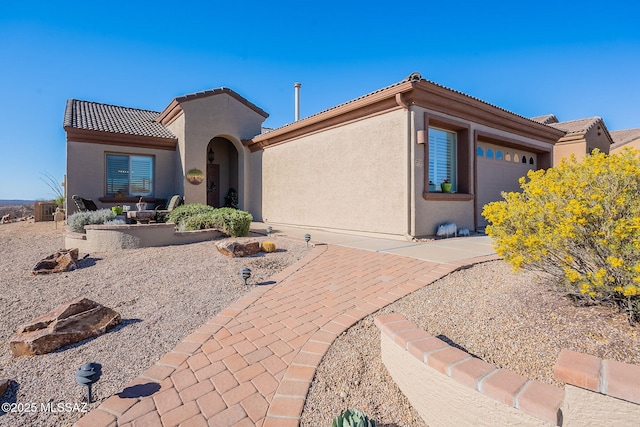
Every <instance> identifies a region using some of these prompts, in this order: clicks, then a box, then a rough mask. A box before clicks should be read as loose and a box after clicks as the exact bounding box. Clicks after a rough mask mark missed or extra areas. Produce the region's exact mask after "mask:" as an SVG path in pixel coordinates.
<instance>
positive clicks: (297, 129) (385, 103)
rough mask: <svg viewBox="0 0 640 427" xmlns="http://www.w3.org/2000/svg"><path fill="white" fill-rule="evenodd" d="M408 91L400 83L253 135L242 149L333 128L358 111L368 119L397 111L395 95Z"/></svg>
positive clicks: (408, 85) (406, 84)
mask: <svg viewBox="0 0 640 427" xmlns="http://www.w3.org/2000/svg"><path fill="white" fill-rule="evenodd" d="M412 89H413V83H412V82H402V83H400V84H398V85H395V86H393V87H389V88H387V89H383V90H380V91H379V92H374V93H372V94H371V95H368V96H363V97H361V98H356V99H355V100H353V101H348V102H346V103H344V104H340V105H338V106H336V107H333V108H330V109H328V110H325V111H322V112H320V113H318V114H314V115H313V116H310V117H307V118H304V119H301V120H298V121H296V122H293V123H290V124H287V125H285V126H282V127H280V128H278V129H275V130H272V131H270V132H267V133H264V134H260V135H257V136H255V137H254V138H252V139H251V140H248V141H247V142H246V145H248V146H249V148H250V149H251V150H252V151H256V150H259V149H262V148H264V147H267V146H269V145H273V144H276V143H278V142H280V141H282V140H285V139H291V138H296V137H298V136H301V135H306V134H308V133H312V132H316V131H318V130H320V129H324V128H326V127H329V126H332V125H335V124H339V123H343V122H344V120H342V118H343V117H344V116H345V115H349V114H350V113H354V112H358V111H362V114H361V115H368V114H373V113H376V112H380V111H385V110H390V109H394V108H401V105H399V104H398V103H397V101H396V95H397V94H403V93H407V92H409V91H411V90H412ZM353 118H354V119H355V118H356V117H355V116H354V117H353Z"/></svg>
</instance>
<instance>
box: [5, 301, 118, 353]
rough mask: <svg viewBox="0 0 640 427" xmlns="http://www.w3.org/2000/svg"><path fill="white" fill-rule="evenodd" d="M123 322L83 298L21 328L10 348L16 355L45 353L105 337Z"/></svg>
mask: <svg viewBox="0 0 640 427" xmlns="http://www.w3.org/2000/svg"><path fill="white" fill-rule="evenodd" d="M120 321H121V318H120V314H119V313H117V312H116V311H114V310H112V309H110V308H108V307H105V306H103V305H101V304H98V303H97V302H95V301H91V300H90V299H87V298H82V297H81V298H77V299H75V300H73V301H70V302H68V303H65V304H62V305H59V306H58V307H56V308H55V309H53V310H52V311H50V312H49V313H47V314H45V315H43V316H40V317H38V318H36V319H34V320H32V321H30V322H29V323H27V324H26V325H22V326H20V327H19V328H18V331H17V332H16V333H15V334H14V335H13V337H11V341H10V342H9V346H10V347H11V352H12V353H13V355H14V356H27V355H37V354H46V353H50V352H52V351H55V350H57V349H59V348H61V347H64V346H67V345H69V344H74V343H77V342H80V341H82V340H85V339H87V338H91V337H96V336H98V335H102V334H104V333H105V332H106V331H107V330H109V329H111V328H113V327H114V326H116V325H118V324H119V323H120Z"/></svg>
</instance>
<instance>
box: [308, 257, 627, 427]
mask: <svg viewBox="0 0 640 427" xmlns="http://www.w3.org/2000/svg"><path fill="white" fill-rule="evenodd" d="M393 312H397V313H402V314H404V315H405V316H406V317H407V318H408V319H409V320H411V321H413V322H415V323H416V324H417V325H418V326H420V327H421V328H423V329H424V330H426V331H427V332H429V333H430V334H431V335H433V336H437V337H439V338H441V339H444V340H445V341H448V342H449V344H452V345H456V346H458V347H459V348H461V349H463V350H465V351H467V352H469V353H471V354H473V355H475V356H477V357H480V358H482V359H483V360H485V361H487V362H489V363H492V364H494V365H495V366H497V367H501V368H506V369H510V370H512V371H513V372H516V373H519V374H521V375H524V376H526V377H528V378H531V379H537V380H540V381H543V382H546V383H549V384H554V385H558V386H561V384H559V383H558V382H557V381H556V380H555V379H554V378H553V365H554V364H555V361H556V358H557V356H558V354H559V353H560V350H562V349H563V348H567V349H570V350H574V351H579V352H582V353H588V354H592V355H595V356H598V357H601V358H605V359H615V360H619V361H621V362H626V363H634V364H640V351H639V350H640V327H638V326H635V327H631V326H630V325H629V324H628V322H627V319H626V316H624V315H623V314H620V313H619V312H618V311H616V310H615V309H613V308H608V307H595V306H594V307H578V306H576V305H574V304H573V303H572V302H571V301H570V300H569V299H567V298H564V297H562V296H559V295H558V294H557V293H555V292H554V291H552V290H551V289H550V288H549V287H548V286H547V285H545V284H544V283H542V282H541V281H540V279H538V278H536V277H535V276H534V275H533V274H530V273H522V274H515V273H513V271H512V270H511V267H510V266H509V265H507V264H506V263H505V262H504V261H495V262H489V263H484V264H479V265H476V266H473V267H471V268H469V269H466V270H461V271H457V272H454V273H452V274H450V275H448V276H446V277H444V278H442V279H440V280H438V281H437V282H434V283H433V284H431V285H429V286H427V287H425V288H423V289H421V290H418V291H416V292H414V293H413V294H411V295H408V296H407V297H405V298H403V299H401V300H399V301H397V302H395V303H393V304H391V305H389V306H387V307H385V308H384V309H382V310H380V311H379V312H378V313H376V314H375V315H379V314H387V313H393ZM373 317H374V316H370V317H368V318H366V319H364V320H362V321H361V322H359V323H358V324H356V325H354V326H353V327H352V328H350V329H349V330H348V331H346V332H345V333H344V334H343V335H342V336H340V337H339V338H338V339H337V340H336V341H335V342H334V343H333V345H332V346H331V348H330V349H329V351H328V353H327V355H326V356H325V357H324V359H323V360H322V362H321V364H320V366H319V368H318V370H317V371H316V376H315V378H314V380H313V383H312V386H311V390H310V391H309V394H308V396H307V400H306V402H305V407H304V412H303V416H302V423H301V424H302V425H303V426H320V425H330V420H331V419H332V418H333V417H335V416H336V415H337V414H339V413H340V412H341V411H343V410H344V409H347V408H353V407H355V408H357V409H360V410H362V411H364V412H365V413H367V414H368V415H369V416H371V417H372V418H374V419H375V420H376V421H378V425H379V426H388V427H391V426H412V427H422V426H424V425H425V424H424V422H423V421H422V419H421V418H420V417H419V415H418V414H417V413H416V412H415V410H414V409H413V408H412V407H411V406H410V404H409V403H408V402H407V401H406V399H405V398H404V396H403V395H402V393H401V392H400V390H399V389H398V387H397V386H396V385H395V383H394V382H393V380H392V379H391V377H390V376H389V374H388V373H387V371H386V368H385V367H384V365H383V364H382V362H381V360H380V332H379V330H378V328H377V327H376V326H375V325H374V324H373ZM427 393H428V392H427V391H425V395H426V394H427Z"/></svg>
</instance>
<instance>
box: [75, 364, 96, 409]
mask: <svg viewBox="0 0 640 427" xmlns="http://www.w3.org/2000/svg"><path fill="white" fill-rule="evenodd" d="M100 375H102V365H101V364H99V363H95V362H90V363H85V364H84V365H82V366H80V369H78V370H77V371H76V381H77V382H78V384H80V385H85V386H87V402H88V403H91V385H92V384H94V383H96V382H98V380H99V379H100Z"/></svg>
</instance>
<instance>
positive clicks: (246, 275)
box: [240, 267, 251, 286]
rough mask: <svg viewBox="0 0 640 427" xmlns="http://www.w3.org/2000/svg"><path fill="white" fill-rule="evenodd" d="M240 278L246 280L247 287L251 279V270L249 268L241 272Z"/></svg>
mask: <svg viewBox="0 0 640 427" xmlns="http://www.w3.org/2000/svg"><path fill="white" fill-rule="evenodd" d="M240 277H242V279H243V280H244V284H245V286H246V285H247V280H248V279H249V278H250V277H251V270H250V269H249V268H247V267H245V268H243V269H242V270H240Z"/></svg>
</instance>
